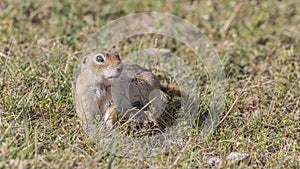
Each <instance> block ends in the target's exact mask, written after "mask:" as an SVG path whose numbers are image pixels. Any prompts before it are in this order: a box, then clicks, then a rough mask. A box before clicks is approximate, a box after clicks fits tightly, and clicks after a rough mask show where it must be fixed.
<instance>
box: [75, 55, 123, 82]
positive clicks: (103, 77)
mask: <svg viewBox="0 0 300 169" xmlns="http://www.w3.org/2000/svg"><path fill="white" fill-rule="evenodd" d="M122 70H123V64H122V63H121V59H120V57H119V54H118V53H117V52H115V51H100V52H94V53H91V54H88V55H86V56H84V57H83V58H82V59H81V72H82V73H84V74H85V75H86V76H88V78H89V79H90V80H94V81H95V83H103V84H107V83H108V82H112V81H113V80H114V79H116V78H118V77H119V76H120V74H121V72H122Z"/></svg>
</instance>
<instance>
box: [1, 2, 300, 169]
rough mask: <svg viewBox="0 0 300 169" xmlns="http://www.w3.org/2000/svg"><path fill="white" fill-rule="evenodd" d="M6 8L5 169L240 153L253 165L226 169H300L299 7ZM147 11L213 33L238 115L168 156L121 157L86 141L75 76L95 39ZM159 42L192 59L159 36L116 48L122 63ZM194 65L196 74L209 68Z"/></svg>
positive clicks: (200, 163) (150, 163)
mask: <svg viewBox="0 0 300 169" xmlns="http://www.w3.org/2000/svg"><path fill="white" fill-rule="evenodd" d="M0 8H1V9H0V52H1V53H0V54H1V56H0V70H1V75H0V92H1V95H0V96H1V98H0V168H17V167H21V168H25V167H26V168H33V167H34V168H86V167H88V168H95V167H98V168H110V167H111V168H169V167H173V168H176V167H178V168H197V167H198V168H206V167H210V166H211V165H210V164H207V162H206V158H207V157H209V156H218V157H220V158H222V159H225V158H226V156H228V154H229V153H230V152H234V151H237V152H241V153H248V154H249V155H250V158H249V159H247V160H245V161H242V162H239V163H235V164H229V163H224V164H223V166H222V167H223V168H227V167H229V168H256V167H257V168H298V167H299V166H300V153H299V152H300V143H299V142H300V139H299V138H300V128H299V126H300V119H299V117H300V106H299V98H300V93H299V91H300V80H299V79H300V69H299V67H300V64H299V63H300V53H299V52H300V51H299V49H300V43H299V41H300V39H299V37H300V31H299V30H300V25H299V23H300V3H299V2H298V1H296V0H287V1H271V0H267V1H243V3H241V2H239V1H227V0H226V1H224V2H223V1H222V3H221V2H217V1H214V0H208V1H166V2H165V1H156V2H155V3H154V2H151V1H136V0H134V1H128V2H127V1H126V2H119V1H115V4H112V3H108V2H106V1H97V2H91V1H80V2H78V1H75V0H62V1H58V0H51V1H43V0H37V1H29V0H26V1H24V2H19V1H16V0H12V1H8V0H4V1H1V2H0ZM143 11H160V12H165V13H171V14H174V15H177V16H179V17H181V18H183V19H186V20H188V21H189V22H191V23H193V24H194V25H196V26H197V27H199V28H200V30H201V31H202V32H203V33H204V34H205V35H207V37H208V38H209V39H210V40H211V41H212V43H213V45H214V47H215V48H216V50H217V52H218V53H219V56H220V58H221V60H222V63H223V65H224V70H225V74H226V79H227V86H226V107H225V111H224V113H223V115H225V114H227V111H228V110H229V109H230V107H232V108H231V111H230V112H228V114H227V116H226V118H225V119H224V121H222V123H221V124H220V125H219V126H218V128H217V130H216V131H215V132H214V133H213V134H212V135H211V136H210V137H209V138H208V139H207V140H206V141H203V140H202V141H201V139H199V138H198V135H197V132H198V131H197V128H195V129H194V131H193V132H191V133H190V134H189V135H187V136H186V138H185V139H186V140H187V141H186V142H185V144H182V145H179V146H176V147H174V148H173V149H171V150H169V151H167V152H166V153H163V154H159V155H156V156H154V157H151V158H144V159H134V158H123V157H118V156H114V155H113V154H109V153H106V152H103V151H102V150H103V145H99V144H97V143H95V142H93V141H92V140H90V139H88V138H87V136H86V135H85V133H84V131H83V130H82V128H81V126H80V124H79V120H78V118H77V116H76V113H75V108H74V104H73V91H74V78H75V75H76V73H77V62H78V58H79V57H80V50H81V49H82V47H83V45H84V43H85V42H86V41H87V40H88V38H89V37H91V36H92V35H93V33H94V32H95V31H97V30H98V29H99V28H100V27H101V26H103V25H105V24H107V23H108V22H110V21H113V20H115V19H118V18H119V17H122V16H126V15H128V14H133V13H137V12H143ZM156 37H158V38H159V39H162V40H161V43H158V47H162V48H171V49H173V51H172V52H174V53H176V54H177V55H178V56H185V55H186V54H187V53H189V56H191V57H192V55H193V53H192V52H191V51H189V49H188V48H187V47H185V46H184V45H183V44H181V43H178V42H176V41H174V40H170V39H166V40H165V39H163V38H161V37H160V36H155V35H154V36H148V37H146V38H145V40H143V41H142V40H140V39H139V38H134V39H133V42H130V41H124V42H120V43H119V44H118V45H116V49H117V50H118V51H119V52H120V53H121V55H122V56H123V57H124V56H125V55H126V54H127V53H129V52H132V51H134V50H136V49H138V48H147V47H153V46H154V43H153V42H154V39H155V38H156ZM147 38H148V39H147ZM141 41H142V42H141ZM186 62H187V63H188V64H189V65H190V67H192V68H193V70H194V71H195V72H197V71H198V70H199V69H200V67H201V66H199V64H201V63H194V62H189V59H186ZM203 79H205V76H204V77H203ZM202 82H203V81H201V80H199V85H200V86H201V84H202ZM204 84H205V83H204ZM202 85H203V84H202ZM206 94H207V93H202V92H200V93H199V95H200V96H205V95H206ZM236 99H237V102H236V104H233V103H234V101H235V100H236ZM212 167H218V166H212Z"/></svg>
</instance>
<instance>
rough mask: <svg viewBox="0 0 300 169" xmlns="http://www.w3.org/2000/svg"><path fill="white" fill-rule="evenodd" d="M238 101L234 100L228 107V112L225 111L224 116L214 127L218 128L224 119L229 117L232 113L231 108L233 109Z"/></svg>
mask: <svg viewBox="0 0 300 169" xmlns="http://www.w3.org/2000/svg"><path fill="white" fill-rule="evenodd" d="M238 99H239V97H237V98H236V99H235V100H234V102H233V104H232V105H231V106H230V108H229V110H228V111H227V113H226V114H225V116H224V117H223V118H222V119H221V120H220V121H219V123H218V124H217V126H216V127H218V126H219V125H220V124H221V123H222V122H223V121H224V120H225V119H226V117H227V116H228V115H229V113H230V112H231V111H232V109H233V107H234V106H235V104H236V103H237V101H238Z"/></svg>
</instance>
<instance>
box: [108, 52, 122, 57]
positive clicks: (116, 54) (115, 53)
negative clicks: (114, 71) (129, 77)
mask: <svg viewBox="0 0 300 169" xmlns="http://www.w3.org/2000/svg"><path fill="white" fill-rule="evenodd" d="M109 54H110V55H114V56H116V57H118V58H119V57H120V55H119V53H118V52H116V51H114V50H110V51H109Z"/></svg>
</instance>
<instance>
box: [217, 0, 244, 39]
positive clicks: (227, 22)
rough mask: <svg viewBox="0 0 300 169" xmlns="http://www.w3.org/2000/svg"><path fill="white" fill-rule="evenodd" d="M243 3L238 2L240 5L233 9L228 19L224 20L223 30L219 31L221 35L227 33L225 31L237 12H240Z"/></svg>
mask: <svg viewBox="0 0 300 169" xmlns="http://www.w3.org/2000/svg"><path fill="white" fill-rule="evenodd" d="M243 4H244V2H243V1H240V3H239V4H238V5H237V6H236V7H235V8H234V10H233V12H232V13H231V15H230V17H229V18H228V19H227V20H226V22H225V24H224V26H223V28H222V29H221V33H222V34H223V33H225V32H227V30H228V29H229V27H230V25H231V23H232V21H233V20H234V18H235V17H236V16H237V14H238V12H239V11H240V9H241V7H242V6H243Z"/></svg>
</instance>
